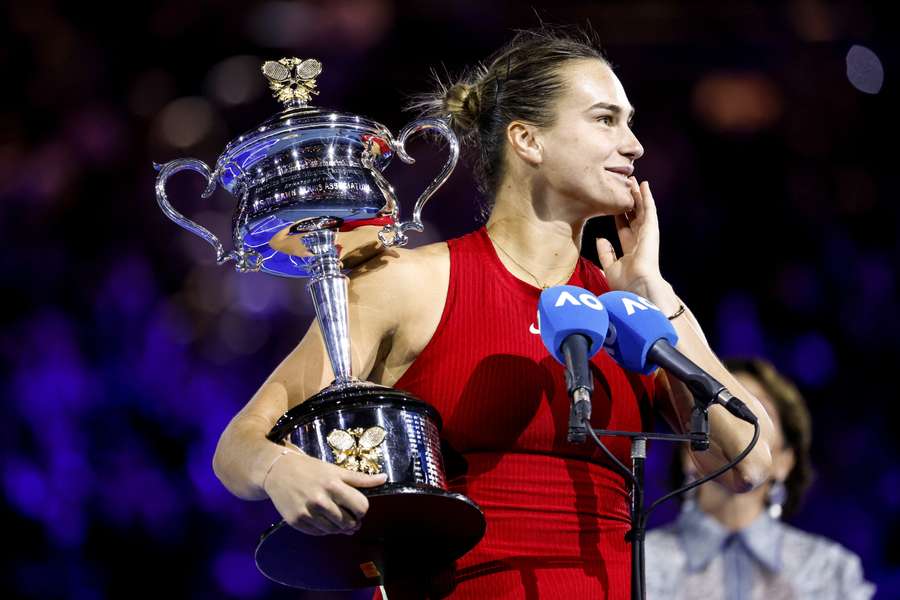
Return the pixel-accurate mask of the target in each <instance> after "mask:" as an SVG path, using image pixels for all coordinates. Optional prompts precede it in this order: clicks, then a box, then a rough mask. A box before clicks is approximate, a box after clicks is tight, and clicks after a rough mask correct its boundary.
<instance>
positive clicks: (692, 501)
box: [646, 358, 875, 600]
mask: <svg viewBox="0 0 900 600" xmlns="http://www.w3.org/2000/svg"><path fill="white" fill-rule="evenodd" d="M725 365H726V366H727V367H728V369H729V370H730V371H731V372H732V373H734V375H735V377H736V378H737V379H738V380H739V381H741V383H742V384H743V385H744V387H745V388H746V389H747V390H749V391H750V392H751V393H752V394H753V395H754V396H755V397H756V398H757V399H759V401H760V402H762V404H763V406H764V407H765V409H766V411H767V412H768V413H769V417H770V418H771V419H772V422H773V423H774V424H775V443H774V446H773V454H772V459H773V469H772V479H771V480H770V481H768V482H767V483H766V484H765V485H762V486H760V487H758V488H756V489H754V490H753V491H750V492H747V493H743V494H736V493H734V492H733V491H732V490H729V489H728V488H727V487H726V486H723V485H721V484H720V483H718V482H717V481H715V480H714V481H710V482H707V483H705V484H703V485H701V486H700V487H698V488H695V489H694V490H691V491H690V492H688V496H687V498H686V499H685V501H684V503H683V504H682V510H681V514H680V515H679V516H678V518H677V520H676V521H675V522H673V523H672V524H670V525H668V526H665V527H662V528H659V529H655V530H653V531H651V532H649V533H648V534H647V540H646V564H647V598H648V600H654V599H656V600H663V599H665V600H692V599H702V600H714V599H717V598H722V599H727V600H757V599H758V600H762V599H765V600H781V599H784V600H788V599H790V600H807V599H809V600H812V599H815V600H830V599H833V600H866V599H868V598H871V597H872V596H873V594H874V593H875V589H874V586H873V585H872V584H870V583H869V582H867V581H866V580H865V579H864V577H863V572H862V566H861V562H860V560H859V557H858V556H856V555H855V554H853V553H852V552H850V551H849V550H847V549H846V548H844V547H843V546H841V545H840V544H838V543H836V542H833V541H831V540H829V539H826V538H824V537H821V536H818V535H813V534H809V533H806V532H803V531H801V530H799V529H797V528H795V527H791V526H790V525H788V524H786V523H784V522H783V521H782V520H781V518H782V516H791V515H794V514H796V512H797V510H798V508H799V507H800V505H801V503H802V501H803V497H804V495H805V493H806V491H807V489H808V488H809V485H810V483H811V482H812V476H813V471H812V464H811V461H810V442H811V437H812V428H811V419H810V414H809V410H808V409H807V406H806V403H805V402H804V400H803V397H802V396H801V394H800V392H799V391H798V390H797V388H796V386H795V385H794V384H793V383H792V382H791V381H790V380H788V379H787V378H786V377H784V376H783V375H781V374H780V373H779V372H778V371H777V370H776V369H775V367H774V366H773V365H772V364H771V363H769V362H768V361H766V360H763V359H760V358H751V359H732V360H726V361H725ZM697 478H698V473H697V471H696V468H695V467H694V465H693V463H692V462H691V460H690V459H689V458H688V457H687V453H686V451H685V450H684V448H682V449H681V450H680V451H679V452H677V453H676V456H675V458H674V460H673V461H672V483H673V484H674V485H675V486H680V485H681V484H682V482H684V481H691V480H694V479H697Z"/></svg>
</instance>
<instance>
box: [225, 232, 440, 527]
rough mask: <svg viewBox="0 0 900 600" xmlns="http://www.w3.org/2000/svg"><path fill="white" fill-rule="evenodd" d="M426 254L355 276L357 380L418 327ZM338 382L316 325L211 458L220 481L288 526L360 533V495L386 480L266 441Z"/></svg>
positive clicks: (363, 506) (385, 259) (371, 265)
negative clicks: (291, 413) (402, 334)
mask: <svg viewBox="0 0 900 600" xmlns="http://www.w3.org/2000/svg"><path fill="white" fill-rule="evenodd" d="M421 254H422V253H421V252H418V251H403V250H401V251H390V252H386V253H384V255H381V256H379V257H376V258H374V259H372V260H370V261H368V262H366V263H365V264H363V265H362V266H361V267H360V268H359V269H358V270H357V271H355V272H353V273H352V275H351V277H350V282H349V295H348V300H349V316H350V336H351V341H352V344H351V356H352V363H353V373H354V375H356V376H357V377H360V378H362V379H365V378H367V377H368V376H369V375H370V373H372V372H373V368H374V367H376V366H379V367H380V361H383V360H384V357H385V355H386V353H387V352H388V351H389V350H390V347H391V345H392V344H393V341H394V334H395V333H396V332H397V329H398V327H399V325H400V324H401V323H409V322H411V320H414V318H415V316H416V315H415V314H414V313H415V312H416V311H417V310H418V309H419V308H420V307H419V306H418V305H417V302H416V296H415V295H413V294H410V293H408V292H409V289H410V288H411V287H412V285H413V284H415V285H416V286H421V285H422V284H423V283H424V282H426V281H427V279H423V273H422V272H421V271H422V265H421V263H422V260H421V259H420V255H421ZM425 254H426V255H427V253H425ZM375 370H376V371H378V372H379V373H383V371H384V369H382V368H378V369H375ZM332 379H333V374H332V371H331V366H330V363H329V361H328V357H327V353H326V351H325V346H324V343H323V340H322V334H321V331H320V330H319V327H318V325H317V323H316V322H313V324H312V325H311V326H310V328H309V330H308V331H307V333H306V335H305V336H304V337H303V339H302V340H301V341H300V343H299V344H298V345H297V347H296V348H294V350H293V351H292V352H291V353H290V354H289V355H288V356H287V357H286V358H285V359H284V360H283V361H282V362H281V364H280V365H278V367H277V368H276V369H275V370H274V371H273V373H272V374H271V375H270V376H269V378H268V379H267V380H266V381H265V383H263V385H262V386H261V387H260V389H259V390H258V391H257V393H256V394H254V396H253V397H252V398H251V399H250V401H249V402H248V403H247V404H246V405H245V406H244V407H243V408H242V409H241V411H240V412H238V414H237V415H235V417H234V418H233V419H232V420H231V422H230V423H229V424H228V426H227V427H226V429H225V431H224V432H223V433H222V435H221V437H220V439H219V443H218V445H217V447H216V453H215V456H214V458H213V469H214V471H215V473H216V475H217V477H218V478H219V479H220V480H221V481H222V483H223V484H224V485H225V487H226V488H227V489H228V490H229V491H231V492H232V493H233V494H234V495H236V496H238V497H239V498H243V499H247V500H259V499H265V498H267V497H268V498H271V499H272V501H273V502H274V503H275V506H276V508H277V509H278V510H279V512H280V513H281V514H282V516H283V517H284V518H285V520H287V521H288V522H289V523H291V525H293V526H295V527H296V528H298V529H300V530H301V531H305V532H307V533H312V534H323V533H336V532H341V531H344V532H346V531H351V530H352V529H353V528H354V527H356V526H358V521H359V518H361V517H362V515H363V514H365V512H366V510H367V508H368V501H367V500H366V498H365V496H363V495H362V494H361V493H359V492H358V491H357V490H356V489H355V488H357V487H371V486H375V485H380V484H381V483H383V482H384V478H383V476H371V475H365V474H361V473H353V472H350V471H348V470H346V469H342V468H339V467H335V466H333V465H330V464H328V463H326V462H324V461H320V460H318V459H315V458H312V457H308V456H306V455H303V454H301V453H299V452H298V453H296V454H295V453H291V454H288V455H284V456H282V451H283V450H284V448H283V447H282V446H280V445H277V444H275V443H272V442H270V441H269V440H268V439H266V437H265V436H266V434H267V433H268V432H269V430H270V429H271V428H272V426H273V425H274V424H275V422H276V421H277V420H278V418H279V417H281V416H282V415H283V414H284V413H285V412H286V411H287V410H289V409H290V408H292V407H294V406H297V405H298V404H300V403H302V402H304V401H305V400H306V399H308V398H309V397H310V396H312V395H313V394H315V393H316V392H318V391H319V390H321V389H322V388H324V387H325V386H327V385H328V384H329V383H330V382H331V381H332ZM297 450H299V449H297ZM273 461H274V465H273ZM267 471H268V474H267Z"/></svg>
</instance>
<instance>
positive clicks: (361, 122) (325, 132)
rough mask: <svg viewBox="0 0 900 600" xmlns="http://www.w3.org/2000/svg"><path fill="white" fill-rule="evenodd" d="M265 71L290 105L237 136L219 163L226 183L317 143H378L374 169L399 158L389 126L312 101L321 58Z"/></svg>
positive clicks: (270, 64) (272, 65)
mask: <svg viewBox="0 0 900 600" xmlns="http://www.w3.org/2000/svg"><path fill="white" fill-rule="evenodd" d="M262 72H263V74H264V75H265V77H266V79H267V80H268V82H269V87H270V89H271V90H272V92H273V94H274V96H275V98H276V99H277V100H278V101H280V102H281V103H282V104H283V105H284V109H283V110H282V111H281V112H279V113H276V114H275V115H273V116H271V117H270V118H268V119H267V120H266V121H264V122H263V123H261V124H260V125H259V126H257V127H255V128H254V129H252V130H250V131H247V132H246V133H244V134H243V135H240V136H238V137H237V138H235V139H233V140H231V141H230V142H229V143H228V144H227V145H226V146H225V149H224V150H223V151H222V154H221V155H220V156H219V159H218V160H217V161H216V170H217V171H218V172H219V173H220V174H221V183H222V185H223V187H225V188H226V189H228V191H233V189H232V188H233V186H234V183H235V180H236V179H239V178H240V176H241V175H243V174H244V173H247V172H249V171H250V169H251V168H252V167H253V166H254V165H256V163H258V162H259V161H261V160H264V159H265V158H266V157H268V156H271V155H272V154H275V153H279V152H283V151H284V150H285V149H286V148H289V147H292V146H316V145H319V146H321V145H323V144H326V145H327V144H328V143H329V141H332V140H334V141H338V142H341V141H343V142H355V143H357V144H362V145H366V144H372V143H374V144H375V147H376V149H377V152H376V156H375V160H374V165H373V166H374V167H375V168H377V169H378V170H383V169H384V168H385V167H386V166H387V164H388V163H389V162H390V159H391V157H392V156H393V150H392V148H391V142H392V139H393V138H392V136H391V133H390V131H389V130H388V128H387V127H385V126H384V125H382V124H381V123H378V122H377V121H373V120H371V119H367V118H364V117H360V116H359V115H353V114H349V113H344V112H340V111H336V110H331V109H328V108H320V107H316V106H311V105H309V101H310V100H311V99H312V96H313V95H316V94H318V93H319V92H318V90H316V77H317V76H318V75H319V74H320V73H321V72H322V63H320V62H319V61H317V60H315V59H306V60H301V59H298V58H282V59H280V60H278V61H267V62H266V63H264V64H263V66H262Z"/></svg>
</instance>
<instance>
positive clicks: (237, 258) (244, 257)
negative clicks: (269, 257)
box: [153, 158, 262, 272]
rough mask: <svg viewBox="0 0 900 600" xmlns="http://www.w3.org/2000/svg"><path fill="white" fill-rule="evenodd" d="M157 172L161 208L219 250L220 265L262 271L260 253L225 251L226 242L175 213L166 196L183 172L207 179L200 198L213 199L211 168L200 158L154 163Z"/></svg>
mask: <svg viewBox="0 0 900 600" xmlns="http://www.w3.org/2000/svg"><path fill="white" fill-rule="evenodd" d="M153 168H154V169H156V170H157V171H158V172H159V175H157V176H156V201H157V202H158V203H159V207H160V208H161V209H162V211H163V212H164V213H165V214H166V216H167V217H169V218H170V219H172V220H173V221H174V222H175V223H177V224H178V225H180V226H181V227H183V228H185V229H187V230H188V231H190V232H191V233H193V234H194V235H197V236H200V237H201V238H203V239H204V240H206V241H207V242H209V244H210V245H211V246H212V247H213V248H215V250H216V264H219V265H221V264H224V263H226V262H228V261H229V260H233V261H234V263H235V268H236V269H237V270H238V271H241V272H245V271H258V270H259V268H260V266H261V264H262V262H261V260H260V259H261V256H260V255H259V254H258V253H257V252H254V251H252V250H251V251H244V250H237V251H234V250H232V251H231V252H226V251H225V248H224V247H223V246H222V242H220V241H219V238H217V237H216V236H215V235H214V234H213V233H212V232H211V231H210V230H208V229H207V228H205V227H203V226H202V225H198V224H197V223H195V222H194V221H191V220H190V219H188V218H187V217H185V216H184V215H182V214H181V213H180V212H178V211H177V210H175V208H174V207H173V206H172V204H171V203H170V202H169V198H168V196H166V181H167V180H168V179H169V177H171V176H172V175H174V174H175V173H178V172H179V171H195V172H197V173H200V174H201V175H203V177H204V178H205V179H206V189H205V190H203V193H202V194H201V195H200V197H201V198H209V197H210V196H211V195H212V193H213V190H215V189H216V178H215V177H213V176H212V175H211V174H210V172H209V167H208V166H206V163H205V162H203V161H202V160H197V159H196V158H179V159H177V160H173V161H170V162H167V163H166V164H164V165H160V164H157V163H153Z"/></svg>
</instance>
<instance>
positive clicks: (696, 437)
mask: <svg viewBox="0 0 900 600" xmlns="http://www.w3.org/2000/svg"><path fill="white" fill-rule="evenodd" d="M694 410H695V412H698V411H699V412H702V413H704V414H706V411H705V410H702V409H700V408H695V409H694ZM588 432H589V434H590V436H591V437H592V438H593V439H594V440H595V441H596V442H597V444H598V445H599V446H600V447H601V449H602V450H603V451H604V452H606V453H607V455H608V456H609V458H611V459H612V460H613V461H615V463H617V464H618V465H620V467H621V468H622V469H624V470H625V472H626V473H628V474H629V475H630V479H631V506H630V512H631V530H630V531H629V532H628V537H627V538H626V539H628V541H630V542H631V598H632V600H644V588H645V581H646V569H645V566H644V533H645V531H646V527H647V523H646V513H645V506H644V463H645V462H646V459H647V440H657V441H665V442H691V446H692V447H693V446H694V444H705V445H706V446H707V447H708V446H709V429H708V427H707V430H706V431H705V432H703V431H701V432H691V433H685V434H679V433H649V432H644V431H612V430H609V429H592V428H589V429H588ZM599 436H618V437H627V438H630V439H631V471H630V472H629V471H628V468H627V467H625V465H623V464H622V463H621V462H620V461H619V459H617V458H616V457H615V456H614V455H613V454H612V453H611V452H610V451H609V449H608V448H606V446H604V445H603V444H602V443H601V442H600V439H599Z"/></svg>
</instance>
